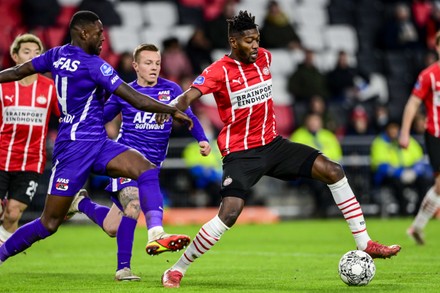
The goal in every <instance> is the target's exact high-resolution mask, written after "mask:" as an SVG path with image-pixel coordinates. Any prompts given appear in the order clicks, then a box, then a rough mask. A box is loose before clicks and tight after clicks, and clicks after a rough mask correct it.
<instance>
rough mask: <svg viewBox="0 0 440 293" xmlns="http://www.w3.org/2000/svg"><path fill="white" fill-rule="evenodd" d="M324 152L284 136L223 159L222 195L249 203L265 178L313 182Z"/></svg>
mask: <svg viewBox="0 0 440 293" xmlns="http://www.w3.org/2000/svg"><path fill="white" fill-rule="evenodd" d="M319 154H321V152H320V151H318V150H316V149H314V148H312V147H309V146H306V145H303V144H299V143H295V142H292V141H290V140H287V139H285V138H282V137H281V136H279V137H277V138H275V139H274V140H273V141H272V142H271V143H269V144H268V145H265V146H261V147H258V148H253V149H250V150H245V151H240V152H234V153H231V154H229V155H227V156H225V157H224V158H223V178H222V186H221V191H220V193H221V195H222V196H223V197H226V196H234V197H240V198H243V199H246V196H247V194H248V192H249V190H250V188H251V187H252V186H254V185H255V184H256V183H257V182H258V181H259V180H260V179H261V177H263V176H264V175H266V176H270V177H274V178H278V179H281V180H285V181H288V180H294V179H295V178H297V177H308V178H311V173H312V167H313V163H314V162H315V159H316V157H317V156H318V155H319Z"/></svg>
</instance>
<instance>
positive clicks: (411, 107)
mask: <svg viewBox="0 0 440 293" xmlns="http://www.w3.org/2000/svg"><path fill="white" fill-rule="evenodd" d="M421 103H422V100H421V99H420V98H418V97H417V96H415V95H414V94H412V95H411V96H410V97H409V99H408V102H407V103H406V105H405V110H404V111H403V118H402V125H401V128H400V135H399V144H400V146H401V147H403V148H407V147H408V144H409V140H410V131H411V125H412V123H413V120H414V117H415V116H416V114H417V110H418V109H419V107H420V104H421Z"/></svg>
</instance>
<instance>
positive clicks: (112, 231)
mask: <svg viewBox="0 0 440 293" xmlns="http://www.w3.org/2000/svg"><path fill="white" fill-rule="evenodd" d="M102 229H103V230H104V232H105V233H107V235H108V236H110V237H112V238H113V237H116V233H117V232H118V227H117V226H115V225H110V224H107V223H105V222H104V224H103V225H102Z"/></svg>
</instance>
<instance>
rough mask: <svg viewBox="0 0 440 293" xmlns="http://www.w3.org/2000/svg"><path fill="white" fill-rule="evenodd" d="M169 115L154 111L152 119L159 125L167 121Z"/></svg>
mask: <svg viewBox="0 0 440 293" xmlns="http://www.w3.org/2000/svg"><path fill="white" fill-rule="evenodd" d="M170 117H171V115H170V114H167V113H156V114H155V116H154V120H156V123H157V124H159V125H162V124H164V123H165V122H168V121H169V120H170Z"/></svg>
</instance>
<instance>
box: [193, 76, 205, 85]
mask: <svg viewBox="0 0 440 293" xmlns="http://www.w3.org/2000/svg"><path fill="white" fill-rule="evenodd" d="M204 83H205V77H204V76H201V75H200V76H198V77H197V78H196V80H194V82H193V84H198V85H202V84H204Z"/></svg>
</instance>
